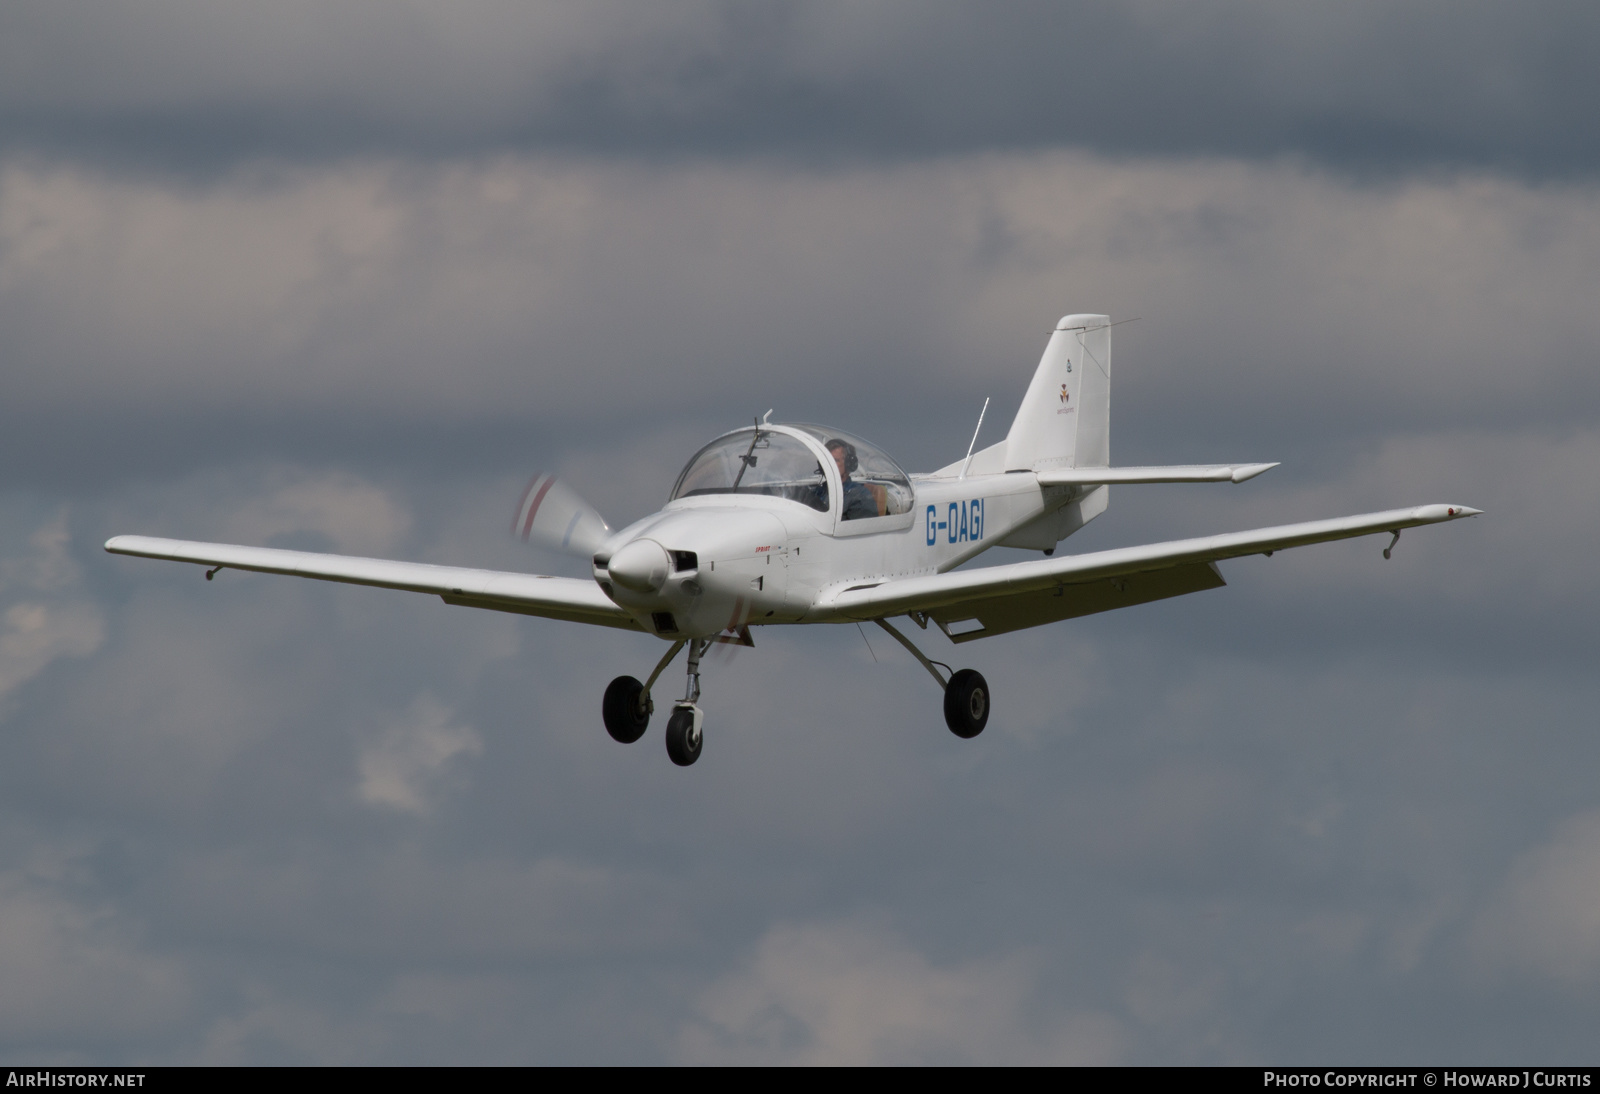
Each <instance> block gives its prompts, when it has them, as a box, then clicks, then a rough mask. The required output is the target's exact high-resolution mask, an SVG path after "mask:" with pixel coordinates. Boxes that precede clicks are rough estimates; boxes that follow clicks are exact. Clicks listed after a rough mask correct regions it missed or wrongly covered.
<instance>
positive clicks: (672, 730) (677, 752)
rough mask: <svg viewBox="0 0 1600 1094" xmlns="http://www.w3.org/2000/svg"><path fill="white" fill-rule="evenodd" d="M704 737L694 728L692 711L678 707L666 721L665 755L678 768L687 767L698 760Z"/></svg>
mask: <svg viewBox="0 0 1600 1094" xmlns="http://www.w3.org/2000/svg"><path fill="white" fill-rule="evenodd" d="M703 744H705V737H704V735H702V734H701V732H700V731H699V730H698V729H696V728H695V727H694V711H692V710H684V709H683V708H682V707H679V708H678V709H677V710H674V711H673V712H672V717H671V718H668V719H667V755H668V757H670V758H671V760H672V762H673V763H675V764H677V765H678V766H679V767H688V766H689V765H690V764H692V763H694V762H695V761H696V760H698V759H699V758H700V747H701V746H702V745H703Z"/></svg>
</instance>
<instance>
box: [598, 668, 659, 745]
mask: <svg viewBox="0 0 1600 1094" xmlns="http://www.w3.org/2000/svg"><path fill="white" fill-rule="evenodd" d="M643 694H644V685H643V684H641V683H639V681H637V680H635V679H634V678H633V677H631V676H619V677H617V678H616V679H615V680H613V681H611V683H609V684H607V685H606V697H605V698H604V699H602V700H601V702H600V715H601V717H603V718H604V719H605V722H606V732H607V733H609V734H611V739H612V740H613V741H616V742H618V743H620V744H625V745H631V744H633V742H635V741H637V740H638V739H639V738H640V737H643V736H644V731H645V730H646V729H648V728H649V727H650V706H649V704H648V703H646V704H644V705H643V706H641V705H640V703H639V700H640V698H641V697H642V696H643Z"/></svg>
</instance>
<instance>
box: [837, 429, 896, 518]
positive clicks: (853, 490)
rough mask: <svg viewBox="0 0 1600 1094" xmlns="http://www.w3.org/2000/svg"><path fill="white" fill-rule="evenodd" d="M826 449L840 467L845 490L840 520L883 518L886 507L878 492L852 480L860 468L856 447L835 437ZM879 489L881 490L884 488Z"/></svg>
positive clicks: (840, 479)
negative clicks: (856, 470) (851, 474)
mask: <svg viewBox="0 0 1600 1094" xmlns="http://www.w3.org/2000/svg"><path fill="white" fill-rule="evenodd" d="M824 447H825V448H827V450H828V452H829V454H830V455H832V456H833V462H834V463H836V464H838V465H839V482H840V484H841V485H842V487H843V489H844V497H843V499H841V500H842V504H841V506H840V514H839V519H840V520H861V519H863V518H865V517H877V516H882V515H883V513H884V506H883V504H882V503H881V502H880V500H879V498H878V493H877V491H876V490H874V489H873V488H872V487H871V486H869V485H868V484H866V483H862V482H853V481H851V479H850V472H852V471H854V470H855V469H856V468H857V467H858V466H860V461H859V459H858V458H857V456H856V446H855V445H853V444H851V443H850V442H849V441H846V440H841V439H839V438H838V437H835V438H833V439H832V440H830V441H829V442H828V443H827V444H826V445H825V446H824ZM878 489H879V490H881V489H882V487H879V488H878Z"/></svg>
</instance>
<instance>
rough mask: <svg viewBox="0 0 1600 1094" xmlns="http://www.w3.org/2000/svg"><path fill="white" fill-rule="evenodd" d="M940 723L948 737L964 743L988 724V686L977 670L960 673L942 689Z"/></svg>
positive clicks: (963, 670) (965, 670)
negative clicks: (950, 734)
mask: <svg viewBox="0 0 1600 1094" xmlns="http://www.w3.org/2000/svg"><path fill="white" fill-rule="evenodd" d="M944 722H945V725H947V726H949V727H950V732H951V733H954V734H955V735H956V736H957V737H964V738H968V739H970V738H973V737H976V736H977V735H978V734H980V733H982V732H983V727H984V726H986V725H988V724H989V682H988V681H987V680H985V679H984V678H983V674H982V673H980V672H979V671H978V670H977V669H962V670H961V671H960V672H958V673H956V674H955V675H954V676H952V677H950V682H949V683H948V684H946V685H945V688H944Z"/></svg>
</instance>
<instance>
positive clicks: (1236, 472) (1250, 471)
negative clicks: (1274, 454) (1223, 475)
mask: <svg viewBox="0 0 1600 1094" xmlns="http://www.w3.org/2000/svg"><path fill="white" fill-rule="evenodd" d="M1282 466H1283V461H1282V460H1278V461H1275V462H1273V463H1246V464H1240V465H1239V466H1237V467H1235V468H1234V469H1233V474H1232V478H1233V481H1234V482H1236V483H1239V482H1248V481H1249V480H1251V479H1253V478H1255V477H1256V476H1257V475H1262V474H1265V473H1266V472H1268V471H1271V470H1272V469H1273V468H1274V467H1282Z"/></svg>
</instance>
